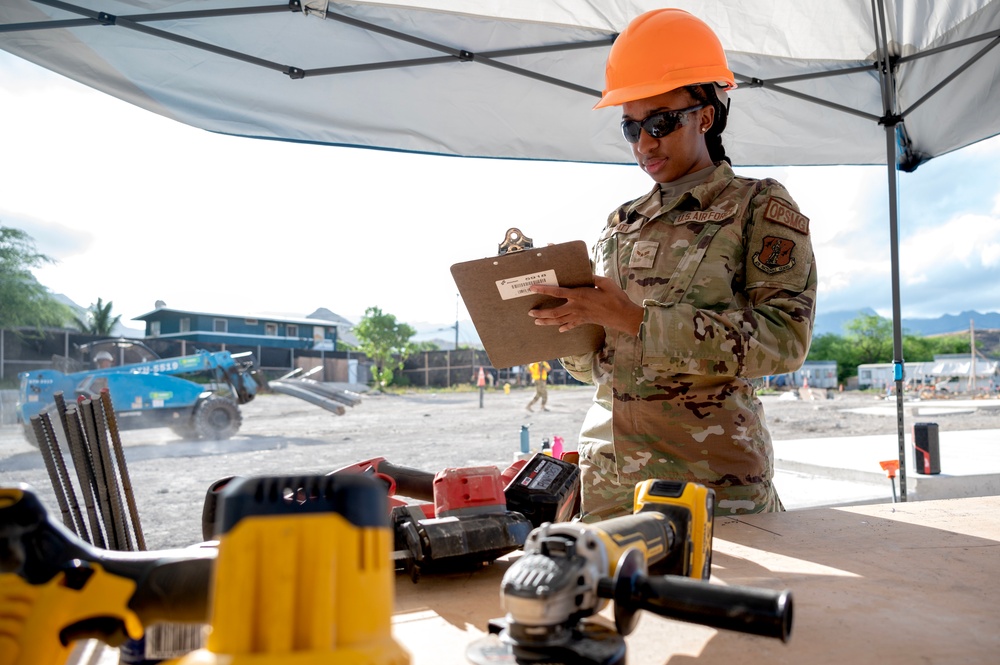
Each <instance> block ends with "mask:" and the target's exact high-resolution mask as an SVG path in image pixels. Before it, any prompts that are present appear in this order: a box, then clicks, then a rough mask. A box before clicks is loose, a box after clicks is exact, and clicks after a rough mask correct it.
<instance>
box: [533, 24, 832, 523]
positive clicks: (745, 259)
mask: <svg viewBox="0 0 1000 665" xmlns="http://www.w3.org/2000/svg"><path fill="white" fill-rule="evenodd" d="M606 77H607V89H606V90H605V91H604V96H603V98H602V99H601V101H600V102H599V103H598V105H597V107H595V108H599V107H604V106H613V105H620V106H621V107H622V132H623V134H624V135H625V139H626V140H627V141H628V142H629V143H630V144H631V147H632V153H633V155H634V156H635V160H636V162H637V163H638V164H639V167H640V168H642V169H643V170H644V171H645V172H646V173H647V174H649V176H650V177H651V178H652V179H653V180H654V181H655V183H656V185H655V186H654V187H653V189H652V191H650V192H649V193H648V194H646V195H645V196H642V197H640V198H638V199H636V200H634V201H631V202H629V203H626V204H625V205H623V206H621V207H620V208H618V209H617V210H615V211H614V212H613V213H612V214H611V215H610V217H609V219H608V223H607V226H606V227H605V229H604V232H603V234H602V235H601V237H600V239H599V241H598V243H597V244H596V246H595V247H594V265H595V272H596V273H597V274H596V275H595V287H594V288H593V289H563V288H558V287H545V286H536V287H533V289H534V290H535V291H537V292H540V293H545V294H548V295H553V296H556V297H559V298H565V299H566V300H567V302H566V303H565V304H563V305H562V306H560V307H556V308H554V309H546V310H533V311H532V313H531V315H532V316H533V317H535V323H536V324H538V325H557V326H559V327H560V328H559V329H560V330H569V329H571V328H573V327H575V326H578V325H581V324H584V323H596V324H599V325H601V326H603V327H604V328H605V331H606V338H605V342H604V345H603V346H602V347H601V348H600V349H599V350H598V351H596V352H595V353H593V354H587V355H584V356H574V357H570V358H563V359H562V362H563V364H564V365H565V366H566V368H567V369H568V370H569V371H570V373H571V374H572V375H573V376H575V377H576V378H578V379H580V380H582V381H590V382H593V383H594V384H596V386H597V391H596V395H595V398H594V404H593V405H592V407H591V409H590V410H589V412H588V414H587V417H586V419H585V421H584V424H583V427H582V430H581V433H580V442H579V453H580V467H581V471H582V485H583V488H582V510H583V513H584V519H589V520H596V519H603V518H607V517H612V516H615V515H621V514H626V513H631V512H632V500H633V490H634V487H635V484H636V483H637V482H639V481H641V480H644V479H647V478H661V479H676V480H688V481H695V482H699V483H702V484H704V485H707V486H708V487H711V488H713V489H714V490H715V492H716V499H717V503H716V514H717V515H729V514H739V513H754V512H764V511H777V510H783V507H782V505H781V501H780V499H779V498H778V495H777V492H776V491H775V489H774V486H773V484H772V476H773V450H772V447H771V438H770V434H769V433H768V430H767V426H766V424H765V422H764V412H763V408H762V406H761V403H760V401H759V400H758V399H757V395H756V393H755V390H754V387H753V384H752V383H751V381H752V380H753V379H755V378H758V377H763V376H767V375H771V374H782V373H785V372H791V371H793V370H795V369H797V368H798V367H799V366H801V364H802V361H803V360H804V359H805V357H806V354H807V352H808V349H809V342H810V338H811V335H812V324H813V316H814V307H815V300H816V269H815V265H814V260H813V251H812V245H811V241H810V237H809V220H808V219H807V218H806V217H805V216H804V215H802V214H801V213H800V212H799V210H798V207H797V206H796V204H795V202H794V201H793V200H792V198H791V196H789V194H788V192H787V191H786V190H785V188H784V187H782V186H781V184H779V183H778V182H775V181H774V180H770V179H765V180H756V179H752V178H745V177H739V176H737V175H735V173H734V172H733V170H732V168H731V167H730V161H729V158H728V157H726V154H725V149H724V148H723V145H722V138H721V134H722V131H723V130H724V129H725V126H726V118H727V115H728V103H727V101H728V95H727V93H726V91H727V90H730V89H732V88H734V87H735V81H734V77H733V74H732V72H731V71H730V70H729V68H728V64H727V62H726V58H725V53H724V52H723V50H722V46H721V44H720V43H719V40H718V38H717V37H716V36H715V34H714V33H713V32H712V30H711V29H710V28H709V27H708V26H707V25H706V24H705V23H703V22H702V21H701V20H699V19H697V18H695V17H694V16H692V15H691V14H688V13H687V12H684V11H682V10H678V9H662V10H654V11H652V12H648V13H646V14H643V15H642V16H639V17H638V18H636V19H635V20H633V21H632V23H631V24H630V25H629V26H628V28H626V30H625V31H624V32H622V33H621V35H620V36H619V37H618V39H617V40H616V42H615V44H614V46H613V47H612V50H611V53H610V55H609V58H608V64H607V72H606Z"/></svg>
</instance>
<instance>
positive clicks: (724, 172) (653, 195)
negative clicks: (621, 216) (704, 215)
mask: <svg viewBox="0 0 1000 665" xmlns="http://www.w3.org/2000/svg"><path fill="white" fill-rule="evenodd" d="M735 177H736V173H734V172H733V169H732V167H731V166H729V164H728V163H727V162H720V163H719V165H718V166H717V167H716V168H715V171H713V172H712V175H710V176H709V177H708V180H706V181H705V182H703V183H701V184H700V185H695V186H694V187H692V188H691V189H690V190H688V191H686V192H682V193H681V194H680V196H678V197H676V198H674V199H673V200H671V201H663V200H662V198H661V196H660V184H659V183H657V184H656V185H655V186H654V187H653V189H652V191H650V192H649V193H648V194H646V195H645V196H642V197H640V198H638V199H636V200H635V202H634V203H633V204H632V205H631V206H630V208H631V210H630V211H629V212H632V211H635V212H637V213H639V214H640V215H642V216H644V217H646V218H647V219H652V218H653V217H656V216H658V215H662V214H664V213H667V212H670V211H671V210H674V209H675V208H678V207H680V205H681V204H682V203H683V202H685V201H687V200H689V199H693V200H694V201H696V202H697V203H696V206H695V207H693V208H692V209H693V210H704V209H705V208H706V207H707V206H708V205H710V204H711V203H712V201H714V200H715V199H716V197H718V196H719V194H721V193H722V190H724V189H725V188H726V187H728V186H729V183H731V182H732V181H733V178H735Z"/></svg>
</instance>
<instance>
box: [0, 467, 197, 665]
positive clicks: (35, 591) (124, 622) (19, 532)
mask: <svg viewBox="0 0 1000 665" xmlns="http://www.w3.org/2000/svg"><path fill="white" fill-rule="evenodd" d="M215 556H216V551H215V549H214V548H189V549H183V550H164V551H158V552H157V551H145V552H118V551H111V550H102V549H99V548H96V547H93V546H91V545H89V544H88V543H86V542H85V541H83V540H82V539H80V538H79V537H78V536H77V535H76V534H74V533H72V532H71V531H69V529H67V528H66V527H65V526H63V525H62V524H59V523H58V522H56V521H55V520H54V519H52V518H51V517H50V516H49V515H48V513H47V512H46V510H45V508H44V506H43V505H42V503H41V502H40V501H39V499H38V496H37V495H36V494H35V492H34V490H33V489H31V488H30V487H29V486H28V485H25V484H23V483H19V484H17V485H14V486H8V487H3V488H0V606H2V607H3V608H4V611H3V614H4V615H5V616H4V621H0V665H38V664H45V665H48V664H49V663H60V662H65V660H66V658H67V657H68V655H69V651H70V645H71V643H72V642H73V641H74V640H79V639H84V638H96V639H100V640H102V641H103V642H105V643H107V644H110V645H112V646H119V645H120V644H122V643H123V642H124V641H125V639H126V638H132V639H139V638H140V637H142V636H143V633H144V631H145V628H146V627H148V626H150V625H152V624H153V623H155V622H159V621H171V622H180V623H204V622H206V621H207V620H208V605H209V590H210V588H211V583H210V580H211V575H212V569H213V567H214V561H215Z"/></svg>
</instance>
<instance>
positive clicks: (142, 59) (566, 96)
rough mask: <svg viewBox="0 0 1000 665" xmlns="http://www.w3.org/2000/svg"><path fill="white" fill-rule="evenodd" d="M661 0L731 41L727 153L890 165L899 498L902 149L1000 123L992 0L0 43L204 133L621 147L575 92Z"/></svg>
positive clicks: (18, 29) (262, 10)
mask: <svg viewBox="0 0 1000 665" xmlns="http://www.w3.org/2000/svg"><path fill="white" fill-rule="evenodd" d="M659 6H675V7H680V8H683V9H687V10H688V11H691V12H692V13H694V14H696V15H697V16H699V17H700V18H702V19H704V20H705V21H706V22H708V23H709V24H710V25H711V26H712V27H713V28H714V29H715V30H716V32H717V33H718V34H719V36H720V38H721V40H722V43H723V44H724V45H725V47H726V50H727V55H728V58H729V64H730V68H731V69H732V70H733V71H734V72H735V74H736V77H737V81H738V82H739V88H738V89H737V90H735V91H734V92H733V93H732V94H731V98H732V114H731V117H730V123H729V128H728V129H727V131H726V133H725V135H724V142H725V145H726V150H727V152H728V154H729V155H730V157H731V158H732V159H733V162H734V164H736V165H738V166H739V165H743V166H748V165H761V166H772V165H806V164H887V166H888V169H887V174H888V192H889V210H890V219H889V227H890V243H891V257H892V275H893V284H892V297H893V323H894V366H895V368H896V372H895V380H896V384H897V391H896V394H897V412H898V431H899V457H900V467H901V468H900V490H901V492H900V495H901V498H902V499H903V500H905V499H906V474H905V448H904V430H903V408H902V389H901V388H902V381H903V359H902V331H901V327H900V302H899V251H898V245H899V241H898V226H899V223H898V219H897V216H898V212H897V205H896V204H897V196H898V194H897V168H898V169H900V170H907V171H908V170H913V169H915V168H917V166H919V165H920V164H921V163H922V162H924V161H926V160H928V159H932V158H934V157H936V156H938V155H941V154H945V153H947V152H950V151H952V150H957V149H960V148H962V147H964V146H967V145H969V144H971V143H974V142H976V141H980V140H982V139H984V138H988V137H991V136H994V135H997V134H1000V113H997V112H996V111H995V109H997V108H1000V49H997V48H996V46H997V45H998V44H1000V0H949V1H948V2H944V1H934V0H813V1H808V0H725V1H723V0H676V1H675V2H667V3H663V2H651V1H643V0H616V1H615V2H606V1H602V0H561V1H560V2H558V3H553V2H542V1H539V0H419V1H416V2H390V1H381V0H372V1H368V2H327V1H323V0H317V1H309V2H307V1H305V0H302V1H301V2H300V1H299V0H292V1H291V2H269V1H268V0H257V2H256V3H254V2H252V0H198V1H195V0H77V2H74V3H66V2H60V1H58V0H4V1H3V2H2V3H0V49H4V50H6V51H9V52H11V53H13V54H15V55H18V56H20V57H23V58H25V59H26V60H29V61H31V62H34V63H36V64H38V65H40V66H42V67H45V68H48V69H51V70H53V71H55V72H58V73H60V74H63V75H65V76H68V77H69V78H72V79H74V80H76V81H79V82H81V83H84V84H86V85H88V86H91V87H93V88H96V89H98V90H101V91H104V92H106V93H108V94H110V95H113V96H115V97H118V98H120V99H123V100H126V101H128V102H131V103H133V104H135V105H137V106H140V107H142V108H145V109H148V110H150V111H153V112H154V113H158V114H160V115H163V116H166V117H169V118H172V119H175V120H177V121H179V122H184V123H187V124H190V125H193V126H196V127H201V128H203V129H206V130H209V131H213V132H220V133H225V134H232V135H238V136H247V137H255V138H267V139H278V140H287V141H303V142H312V143H321V144H329V145H347V146H356V147H368V148H378V149H388V150H400V151H409V152H420V153H435V154H444V155H458V156H465V157H494V158H510V159H543V160H563V161H582V162H605V163H629V162H631V155H630V153H629V151H628V149H627V146H626V144H625V143H624V141H623V140H622V139H621V137H620V134H619V130H618V127H617V125H618V117H619V114H618V111H617V110H616V109H602V110H600V111H593V110H591V107H592V106H593V104H594V103H595V102H596V100H597V98H598V96H599V94H600V92H599V91H600V89H601V88H602V87H603V71H604V61H605V58H606V56H607V52H608V49H609V47H610V45H611V43H612V42H613V41H614V39H615V36H616V35H617V33H618V32H619V31H621V30H622V29H623V28H624V27H625V26H626V25H627V24H628V22H629V20H630V19H631V18H632V17H634V16H636V15H638V14H640V13H642V12H644V11H647V10H649V9H652V8H655V7H659ZM100 131H102V132H105V133H108V134H113V128H101V129H100ZM807 212H808V211H807ZM820 270H821V271H822V266H820Z"/></svg>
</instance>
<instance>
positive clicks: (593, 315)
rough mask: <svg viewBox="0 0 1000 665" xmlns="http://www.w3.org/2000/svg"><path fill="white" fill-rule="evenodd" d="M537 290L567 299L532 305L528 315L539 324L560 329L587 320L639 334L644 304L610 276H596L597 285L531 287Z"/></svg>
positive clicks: (562, 329) (567, 328) (575, 325)
mask: <svg viewBox="0 0 1000 665" xmlns="http://www.w3.org/2000/svg"><path fill="white" fill-rule="evenodd" d="M531 290H532V291H534V292H535V293H542V294H545V295H547V296H553V297H555V298H564V299H565V300H566V302H565V303H563V304H562V305H559V306H558V307H553V308H551V309H533V310H531V311H529V312H528V316H531V317H532V318H534V319H535V325H537V326H559V332H566V331H567V330H572V329H573V328H576V327H577V326H581V325H583V324H585V323H596V324H597V325H599V326H603V327H605V328H611V329H613V330H620V331H621V332H624V333H628V334H629V335H634V336H638V335H639V326H641V325H642V319H643V314H644V311H643V308H642V305H636V304H635V303H634V302H632V301H631V300H629V297H628V295H627V294H626V293H625V292H624V291H623V290H622V289H621V288H620V287H619V286H618V285H617V284H616V283H615V282H614V281H613V280H611V279H608V278H607V277H601V276H598V275H595V276H594V287H593V288H587V287H581V288H575V289H564V288H562V287H559V286H543V285H541V284H536V285H534V286H532V287H531Z"/></svg>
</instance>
